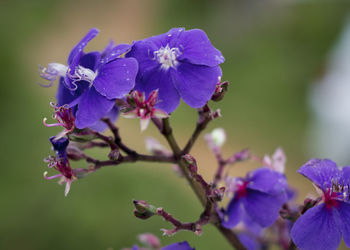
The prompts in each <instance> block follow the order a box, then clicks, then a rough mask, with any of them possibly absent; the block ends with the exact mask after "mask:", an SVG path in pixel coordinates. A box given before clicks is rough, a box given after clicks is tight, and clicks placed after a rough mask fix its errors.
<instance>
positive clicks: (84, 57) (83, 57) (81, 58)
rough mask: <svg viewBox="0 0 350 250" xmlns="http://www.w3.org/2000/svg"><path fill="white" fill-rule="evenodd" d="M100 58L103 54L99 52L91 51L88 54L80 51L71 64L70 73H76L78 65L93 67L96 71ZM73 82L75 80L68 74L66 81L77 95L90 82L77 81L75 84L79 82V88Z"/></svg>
mask: <svg viewBox="0 0 350 250" xmlns="http://www.w3.org/2000/svg"><path fill="white" fill-rule="evenodd" d="M100 58H101V54H100V53H99V52H90V53H87V54H84V53H83V52H80V53H79V54H77V55H76V57H75V58H74V59H73V61H72V63H71V64H70V65H69V72H70V74H74V71H75V69H76V67H78V65H80V66H83V67H84V68H88V69H91V70H92V71H96V69H97V66H98V64H99V61H100ZM72 82H73V80H72V79H71V78H70V77H69V75H68V74H67V75H66V77H65V83H66V85H67V86H68V87H69V88H70V89H74V91H72V92H74V94H76V95H80V94H81V93H82V92H83V91H84V90H85V89H86V87H87V86H89V84H90V83H88V82H87V81H79V82H76V83H75V84H77V87H78V89H76V90H75V88H76V86H74V84H73V83H72Z"/></svg>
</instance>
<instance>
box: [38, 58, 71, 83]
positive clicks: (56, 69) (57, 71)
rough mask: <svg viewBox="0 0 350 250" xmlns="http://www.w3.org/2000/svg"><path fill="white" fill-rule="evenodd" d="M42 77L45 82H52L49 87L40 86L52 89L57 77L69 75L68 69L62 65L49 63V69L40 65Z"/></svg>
mask: <svg viewBox="0 0 350 250" xmlns="http://www.w3.org/2000/svg"><path fill="white" fill-rule="evenodd" d="M39 67H40V72H39V74H40V76H41V77H42V78H44V79H45V80H48V81H50V83H49V84H48V85H43V84H40V85H41V86H43V87H51V86H52V85H53V84H54V82H55V81H56V79H57V77H64V76H65V75H66V73H67V70H68V67H67V66H66V65H63V64H61V63H49V64H48V65H47V68H45V67H43V66H41V65H39Z"/></svg>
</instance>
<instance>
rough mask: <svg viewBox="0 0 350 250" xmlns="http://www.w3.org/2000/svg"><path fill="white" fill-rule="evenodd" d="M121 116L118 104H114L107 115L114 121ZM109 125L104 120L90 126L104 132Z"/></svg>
mask: <svg viewBox="0 0 350 250" xmlns="http://www.w3.org/2000/svg"><path fill="white" fill-rule="evenodd" d="M118 116H119V107H118V106H114V107H113V108H112V109H111V111H109V113H108V114H107V115H106V117H108V118H109V119H110V120H111V121H112V122H115V121H116V120H117V118H118ZM107 127H108V126H107V125H106V123H104V122H103V121H100V120H99V121H97V122H96V123H95V124H94V125H92V126H90V127H89V128H91V129H93V130H95V131H98V132H102V131H104V130H106V129H107Z"/></svg>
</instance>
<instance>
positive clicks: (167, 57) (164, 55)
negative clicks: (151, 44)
mask: <svg viewBox="0 0 350 250" xmlns="http://www.w3.org/2000/svg"><path fill="white" fill-rule="evenodd" d="M179 55H181V52H180V50H179V48H176V47H175V48H170V47H169V44H167V45H166V46H165V47H161V48H160V49H159V50H157V51H155V52H154V57H155V58H156V59H157V60H158V62H159V63H160V64H161V67H162V68H163V69H166V70H167V69H169V68H170V67H172V68H175V67H176V65H177V64H178V61H177V60H176V58H177V57H178V56H179Z"/></svg>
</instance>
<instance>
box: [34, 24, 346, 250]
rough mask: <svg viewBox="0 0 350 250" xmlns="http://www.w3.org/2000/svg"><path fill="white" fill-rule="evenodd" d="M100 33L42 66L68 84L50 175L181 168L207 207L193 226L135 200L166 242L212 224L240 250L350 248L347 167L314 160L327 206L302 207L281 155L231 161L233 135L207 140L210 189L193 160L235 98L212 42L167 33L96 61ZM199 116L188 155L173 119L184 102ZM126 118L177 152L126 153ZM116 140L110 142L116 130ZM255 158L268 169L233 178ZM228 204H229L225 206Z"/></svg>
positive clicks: (68, 178)
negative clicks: (124, 166)
mask: <svg viewBox="0 0 350 250" xmlns="http://www.w3.org/2000/svg"><path fill="white" fill-rule="evenodd" d="M98 33H99V31H98V30H97V29H91V30H90V31H89V32H88V33H87V34H86V35H85V36H84V37H83V38H82V39H81V40H80V41H79V42H78V43H77V44H76V45H75V46H74V47H73V49H72V50H71V51H70V53H69V55H68V57H67V62H66V63H65V64H61V63H56V62H54V63H49V64H48V66H47V67H43V66H40V76H41V77H42V78H43V79H45V80H47V81H49V84H47V85H43V84H41V85H42V86H45V87H51V86H53V85H54V83H55V81H58V86H57V94H56V102H55V103H57V104H55V103H53V102H52V103H51V104H50V105H51V107H52V108H53V109H54V114H53V119H55V120H57V122H55V123H52V124H48V123H47V119H46V118H44V120H43V123H44V125H45V126H46V127H56V126H59V127H62V128H63V131H61V132H59V133H58V134H57V135H56V136H52V137H51V138H50V143H51V144H52V147H53V150H54V152H55V155H53V156H49V157H48V158H46V159H45V161H46V162H47V163H48V167H49V168H50V169H54V170H56V171H58V174H56V175H53V176H50V177H48V176H47V172H46V171H45V172H44V177H45V178H46V179H55V178H59V183H61V184H63V183H65V184H66V188H65V195H66V196H67V195H68V193H69V190H70V187H71V183H72V182H73V181H75V180H77V179H79V178H82V177H84V176H85V175H87V174H88V173H92V172H94V171H96V170H98V169H100V168H101V167H105V166H111V165H118V164H121V163H127V162H136V161H146V162H162V163H171V164H172V165H173V166H175V168H176V172H178V173H179V175H180V176H181V177H183V178H185V179H186V181H187V183H189V185H190V186H191V188H192V189H193V191H194V192H195V194H196V195H197V197H198V198H199V200H200V201H201V203H202V205H203V208H204V210H203V212H202V213H201V214H200V215H199V216H198V218H196V220H193V221H192V222H182V221H181V220H179V219H176V218H175V217H174V216H173V215H171V214H170V213H168V212H166V211H165V210H164V209H163V208H162V207H158V208H157V207H155V206H153V205H150V204H148V203H147V202H146V201H143V200H134V201H133V202H134V206H135V210H134V215H135V216H136V217H137V218H140V219H144V220H146V219H149V218H151V217H157V216H158V217H162V218H163V219H164V220H165V221H166V222H168V223H171V224H172V225H173V228H172V229H161V230H162V231H163V232H164V235H168V236H170V235H173V234H176V233H177V232H179V231H181V230H187V231H191V232H193V233H195V234H196V235H200V234H202V233H203V227H204V226H205V225H207V224H210V223H212V224H213V225H215V226H216V227H217V228H218V229H219V231H220V232H222V233H223V235H224V236H225V237H226V239H228V241H229V242H230V243H231V245H232V246H234V247H235V248H237V249H245V248H246V249H249V250H253V249H267V248H268V247H270V246H271V245H273V244H275V245H278V246H279V247H281V248H283V249H292V248H293V247H294V246H295V245H296V246H297V247H299V248H300V249H305V250H309V249H310V250H311V249H321V250H322V249H324V250H328V249H330V250H332V249H336V248H337V247H338V246H339V244H340V241H341V239H342V238H343V240H344V242H345V244H346V245H347V246H348V247H350V202H349V200H350V190H349V189H350V167H343V168H338V167H337V165H336V164H335V163H334V162H332V161H330V160H320V159H313V160H310V161H309V162H307V163H306V164H305V165H304V166H302V167H301V168H300V169H299V171H298V172H299V173H300V174H302V175H303V176H305V177H306V178H308V179H309V180H311V181H312V182H313V184H314V185H315V187H316V189H317V191H318V193H319V197H318V198H315V199H312V198H307V199H306V200H305V201H304V204H303V205H301V206H297V205H296V204H295V203H294V201H293V198H294V197H295V192H294V191H293V189H292V188H290V186H289V185H288V183H287V178H286V176H285V174H284V172H285V165H286V156H285V153H284V152H283V150H282V149H281V148H278V149H277V150H276V151H275V153H274V154H273V155H272V156H271V157H270V156H268V155H265V156H264V157H258V156H255V155H254V154H253V153H252V152H251V151H250V150H249V149H244V150H241V151H239V152H237V153H234V154H232V155H231V156H230V157H228V158H226V157H224V154H223V152H222V147H223V145H224V143H225V142H226V140H227V137H226V133H225V131H224V129H222V128H217V129H214V130H213V131H212V133H209V134H206V136H205V139H206V142H207V144H208V146H209V149H210V150H211V151H212V153H213V154H214V156H215V158H216V160H217V169H216V171H215V175H214V177H213V179H211V180H209V181H208V180H206V179H205V178H204V177H203V176H202V175H201V171H200V169H199V167H198V165H197V161H196V159H195V157H194V156H192V155H191V154H190V151H191V149H192V147H193V145H194V143H195V141H196V140H197V138H198V137H199V135H200V133H201V132H202V131H203V130H204V129H205V128H206V127H207V125H208V123H209V122H210V121H212V120H214V119H215V118H218V117H221V114H220V110H219V109H218V110H216V111H215V112H212V110H211V108H210V106H209V103H208V102H209V101H210V100H211V101H220V100H222V98H224V96H225V93H226V92H227V90H228V86H229V84H228V82H226V81H224V82H222V81H221V77H222V71H221V68H220V64H222V63H223V62H224V57H223V56H222V54H221V52H220V51H219V50H217V49H216V48H215V47H214V46H213V45H212V44H211V42H210V41H209V39H208V37H207V35H206V34H205V33H204V31H202V30H199V29H192V30H185V29H183V28H173V29H171V30H169V31H168V32H167V33H165V34H161V35H157V36H153V37H149V38H146V39H143V40H139V41H134V42H133V43H131V44H119V45H115V44H114V42H111V43H109V44H108V45H107V46H106V47H105V48H104V49H103V50H101V51H92V52H91V51H90V52H86V51H85V47H86V46H87V44H88V43H89V42H90V41H91V40H92V39H94V38H95V37H96V36H97V34H98ZM181 99H182V100H183V101H184V102H185V103H186V104H188V106H190V107H192V108H195V109H197V112H198V119H197V123H196V128H195V130H194V132H193V134H192V135H191V137H190V138H189V139H188V141H187V143H186V144H185V146H184V147H181V146H180V145H179V144H178V143H177V140H176V139H175V137H174V135H173V133H172V127H171V125H170V119H169V118H170V116H171V113H172V112H174V111H175V110H176V108H177V107H178V105H179V103H180V100H181ZM119 114H121V115H122V116H123V117H126V118H140V122H141V131H144V130H145V129H146V128H147V127H148V125H149V123H150V121H152V122H153V123H154V125H155V126H156V128H157V129H158V130H159V132H160V134H161V135H162V136H164V138H165V139H166V141H167V142H168V144H169V148H170V149H171V150H170V149H168V148H166V147H165V146H163V145H162V144H160V143H159V142H158V141H157V140H156V139H153V138H148V139H147V140H146V146H147V149H148V151H149V154H141V153H138V152H137V151H136V150H134V149H132V148H130V147H129V146H127V145H125V144H124V141H123V140H122V138H121V136H120V133H119V128H118V127H117V126H116V125H115V121H116V119H117V118H118V116H119ZM107 128H108V129H109V130H110V132H111V133H110V134H106V135H105V134H103V133H102V132H103V131H104V130H106V129H107ZM96 147H99V148H108V149H109V150H110V152H109V153H108V155H107V157H108V158H107V160H100V159H95V158H93V157H91V156H89V155H88V154H87V153H86V151H84V150H85V149H89V148H96ZM250 159H255V160H257V161H258V162H259V164H262V166H260V167H259V168H256V169H254V170H251V171H247V174H246V176H245V177H239V176H238V175H234V174H232V172H231V170H230V169H228V167H229V166H230V167H232V166H236V164H238V163H240V162H243V161H248V160H250ZM70 160H75V161H78V160H85V161H86V163H87V164H89V167H88V168H86V169H85V168H74V169H73V168H72V167H71V165H70ZM225 199H227V200H225ZM139 239H140V241H141V242H142V243H143V245H145V247H142V248H140V247H138V246H136V245H135V246H133V248H132V249H133V250H137V249H163V250H172V249H179V250H192V249H194V248H192V247H191V246H190V244H189V243H188V242H186V241H184V242H177V243H173V244H170V245H168V246H165V247H161V245H160V241H159V239H158V238H157V237H155V236H154V235H152V234H143V235H141V236H140V237H139Z"/></svg>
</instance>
